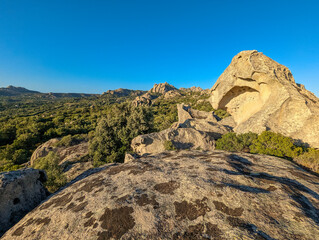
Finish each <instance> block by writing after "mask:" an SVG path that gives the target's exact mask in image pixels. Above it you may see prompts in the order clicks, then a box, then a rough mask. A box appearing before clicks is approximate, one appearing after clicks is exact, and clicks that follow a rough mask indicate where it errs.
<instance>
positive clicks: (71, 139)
mask: <svg viewBox="0 0 319 240" xmlns="http://www.w3.org/2000/svg"><path fill="white" fill-rule="evenodd" d="M84 140H86V137H85V136H84V135H81V134H77V135H74V136H72V135H67V136H65V137H63V138H62V139H61V140H60V141H59V142H57V143H56V144H55V146H56V147H71V146H74V145H77V144H79V143H81V142H82V141H84Z"/></svg>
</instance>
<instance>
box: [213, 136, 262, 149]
mask: <svg viewBox="0 0 319 240" xmlns="http://www.w3.org/2000/svg"><path fill="white" fill-rule="evenodd" d="M257 137H258V135H257V134H256V133H252V132H249V133H244V134H236V133H233V132H231V133H227V134H225V135H223V136H222V137H221V138H220V139H218V140H217V141H216V149H220V150H226V151H231V152H240V151H244V152H249V147H250V146H251V144H252V142H253V141H254V140H256V139H257Z"/></svg>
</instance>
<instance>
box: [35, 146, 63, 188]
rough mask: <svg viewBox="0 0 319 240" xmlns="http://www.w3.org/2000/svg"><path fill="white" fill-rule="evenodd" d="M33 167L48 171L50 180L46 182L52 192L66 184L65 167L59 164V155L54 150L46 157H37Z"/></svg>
mask: <svg viewBox="0 0 319 240" xmlns="http://www.w3.org/2000/svg"><path fill="white" fill-rule="evenodd" d="M33 168H35V169H42V170H44V171H45V172H46V174H47V177H48V180H47V181H46V182H45V186H46V187H47V188H48V190H49V191H50V192H55V191H56V190H58V189H59V188H60V187H63V186H64V185H65V184H66V177H65V175H64V174H63V169H62V167H61V166H59V157H58V156H57V155H56V153H54V152H50V153H49V154H48V155H47V156H46V157H43V158H39V159H37V161H36V162H35V164H34V165H33Z"/></svg>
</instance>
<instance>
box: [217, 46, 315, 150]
mask: <svg viewBox="0 0 319 240" xmlns="http://www.w3.org/2000/svg"><path fill="white" fill-rule="evenodd" d="M211 103H212V106H213V108H215V109H219V108H221V109H225V110H227V111H228V112H229V113H230V114H231V115H232V117H233V119H234V121H235V122H236V127H235V129H234V131H236V132H239V133H243V132H249V131H253V132H256V133H260V132H262V131H265V130H272V131H274V132H279V133H281V134H283V135H285V136H290V137H292V138H294V139H300V140H301V141H303V142H306V143H309V144H310V145H311V146H313V147H319V99H318V98H317V97H316V96H315V95H314V94H312V93H311V92H309V91H307V90H306V89H305V88H304V86H303V85H300V84H296V83H295V80H294V78H293V76H292V74H291V72H290V70H289V69H288V68H287V67H285V66H283V65H281V64H279V63H277V62H275V61H274V60H272V59H270V58H269V57H267V56H265V55H264V54H262V53H260V52H257V51H243V52H240V53H239V54H237V55H236V56H235V57H234V58H233V60H232V62H231V64H230V65H229V66H228V67H227V69H226V70H225V71H224V73H223V74H222V75H221V76H220V77H219V79H218V80H217V82H216V83H215V85H214V86H213V88H212V97H211Z"/></svg>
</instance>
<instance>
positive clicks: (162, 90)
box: [132, 82, 181, 107]
mask: <svg viewBox="0 0 319 240" xmlns="http://www.w3.org/2000/svg"><path fill="white" fill-rule="evenodd" d="M161 95H162V96H163V98H164V99H170V98H174V97H178V96H181V94H180V93H179V92H178V91H177V88H175V87H174V86H173V85H170V84H168V83H167V82H165V83H159V84H154V86H153V88H151V89H150V90H149V91H148V92H147V93H145V94H143V95H141V96H137V97H136V98H135V99H134V100H133V101H132V104H133V106H136V107H137V106H140V105H152V103H153V100H155V99H157V98H158V97H159V96H161Z"/></svg>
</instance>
